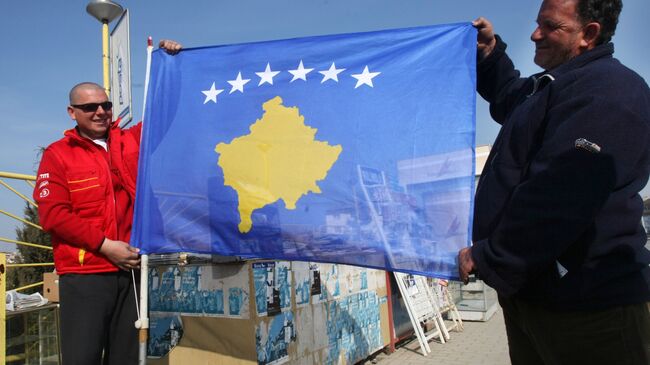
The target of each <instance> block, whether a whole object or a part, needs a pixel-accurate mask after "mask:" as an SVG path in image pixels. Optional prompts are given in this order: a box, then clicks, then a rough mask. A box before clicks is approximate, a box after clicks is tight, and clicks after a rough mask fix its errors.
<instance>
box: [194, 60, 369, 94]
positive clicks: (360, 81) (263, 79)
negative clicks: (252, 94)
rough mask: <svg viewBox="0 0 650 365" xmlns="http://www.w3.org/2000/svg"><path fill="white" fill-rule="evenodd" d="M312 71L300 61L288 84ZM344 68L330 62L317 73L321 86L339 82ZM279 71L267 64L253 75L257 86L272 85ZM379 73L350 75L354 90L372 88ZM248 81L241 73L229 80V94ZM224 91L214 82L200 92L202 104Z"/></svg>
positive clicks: (242, 89)
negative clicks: (353, 81)
mask: <svg viewBox="0 0 650 365" xmlns="http://www.w3.org/2000/svg"><path fill="white" fill-rule="evenodd" d="M313 70H314V69H313V68H305V66H304V65H303V63H302V60H300V64H299V65H298V68H297V69H295V70H287V71H288V72H289V73H291V74H292V75H293V78H292V79H291V81H289V82H294V81H296V80H303V81H307V74H308V73H310V72H312V71H313ZM345 70H346V69H345V68H336V64H335V63H334V62H332V65H331V66H330V68H329V69H328V70H325V71H318V72H319V73H320V74H322V75H323V79H322V80H321V84H322V83H324V82H325V81H327V80H333V81H336V82H339V79H338V75H339V74H340V73H341V72H343V71H345ZM279 73H280V71H272V70H271V64H270V63H267V64H266V69H265V70H264V71H263V72H255V74H256V75H257V76H258V77H259V78H260V82H259V84H258V85H257V86H262V85H263V84H266V83H268V84H270V85H273V78H274V77H275V76H277V74H279ZM380 73H381V72H370V71H369V70H368V66H366V67H365V68H364V69H363V72H362V73H360V74H352V75H351V76H352V77H354V78H355V79H357V84H356V85H355V86H354V88H355V89H356V88H358V87H359V86H361V85H368V86H370V87H374V86H373V84H372V79H373V78H374V77H376V76H377V75H379V74H380ZM249 81H251V80H250V79H242V77H241V72H239V73H238V74H237V78H236V79H234V80H229V81H228V83H229V84H230V85H231V86H232V88H231V89H230V93H229V94H232V93H234V92H235V91H239V92H241V93H243V92H244V85H246V84H247V83H248V82H249ZM223 91H224V89H217V88H216V87H215V82H213V83H212V86H211V87H210V89H209V90H203V91H201V92H202V93H203V94H204V95H205V101H204V102H203V104H206V103H207V102H208V101H212V102H214V103H216V102H217V95H219V94H221V93H222V92H223Z"/></svg>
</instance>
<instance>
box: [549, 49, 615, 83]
mask: <svg viewBox="0 0 650 365" xmlns="http://www.w3.org/2000/svg"><path fill="white" fill-rule="evenodd" d="M613 54H614V43H611V42H609V43H605V44H601V45H599V46H596V47H595V48H594V49H591V50H589V51H587V52H585V53H583V54H581V55H578V56H576V57H574V58H572V59H571V60H569V61H567V62H565V63H563V64H561V65H560V66H558V67H556V68H554V69H553V70H551V71H544V72H542V74H551V75H552V76H553V77H554V78H558V77H559V76H561V75H563V74H565V73H567V72H569V71H572V70H575V69H578V68H581V67H583V66H584V65H586V64H588V63H591V62H593V61H596V60H598V59H601V58H611V57H612V55H613Z"/></svg>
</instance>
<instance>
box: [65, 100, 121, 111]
mask: <svg viewBox="0 0 650 365" xmlns="http://www.w3.org/2000/svg"><path fill="white" fill-rule="evenodd" d="M70 106H71V107H73V108H77V109H81V110H83V111H84V112H86V113H89V112H96V111H97V108H99V106H101V107H102V109H104V110H111V109H112V108H113V103H112V102H110V101H105V102H103V103H88V104H76V105H75V104H72V105H70Z"/></svg>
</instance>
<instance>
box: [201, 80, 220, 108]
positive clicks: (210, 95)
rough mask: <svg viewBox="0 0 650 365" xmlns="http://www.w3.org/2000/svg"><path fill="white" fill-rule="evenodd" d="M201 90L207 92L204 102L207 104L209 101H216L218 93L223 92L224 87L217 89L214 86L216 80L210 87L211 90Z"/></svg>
mask: <svg viewBox="0 0 650 365" xmlns="http://www.w3.org/2000/svg"><path fill="white" fill-rule="evenodd" d="M201 92H202V93H204V94H205V101H204V102H203V104H206V103H207V102H208V101H212V102H215V103H216V102H217V95H219V94H221V93H222V92H223V89H216V88H215V87H214V82H213V83H212V86H211V87H210V90H203V91H201Z"/></svg>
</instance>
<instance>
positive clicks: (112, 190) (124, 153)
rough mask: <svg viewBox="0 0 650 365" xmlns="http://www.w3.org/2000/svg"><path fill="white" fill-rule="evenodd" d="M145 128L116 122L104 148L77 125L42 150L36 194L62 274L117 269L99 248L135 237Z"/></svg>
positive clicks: (55, 258)
mask: <svg viewBox="0 0 650 365" xmlns="http://www.w3.org/2000/svg"><path fill="white" fill-rule="evenodd" d="M141 130H142V124H138V125H136V126H135V127H133V128H130V129H127V130H122V129H121V128H120V127H119V126H118V122H115V123H113V124H112V125H111V128H110V130H109V135H108V139H107V144H108V152H106V150H104V148H102V147H101V146H99V145H97V144H95V143H94V142H93V141H91V140H90V139H87V138H84V137H81V136H80V135H79V133H78V132H77V130H76V129H74V128H73V129H70V130H68V131H66V132H65V133H64V137H63V138H61V139H60V140H58V141H56V142H54V143H52V144H51V145H50V146H49V147H47V149H45V151H44V152H43V157H42V159H41V164H40V166H39V168H38V175H37V179H36V188H35V189H34V199H35V200H36V202H37V203H38V212H39V217H40V223H41V225H42V226H43V229H44V230H45V231H46V232H49V233H50V234H51V236H52V246H53V248H54V264H55V267H56V271H57V272H58V273H59V274H66V273H85V274H91V273H103V272H115V271H118V268H117V266H115V265H113V263H111V262H110V261H109V260H108V259H107V258H106V257H105V256H103V255H102V254H100V253H99V252H98V250H99V247H100V245H101V243H102V242H103V240H104V238H105V237H108V238H109V239H112V240H120V241H124V242H128V241H129V238H130V236H131V223H132V222H131V221H132V219H133V204H134V203H135V181H136V173H137V169H138V153H139V146H140V133H141Z"/></svg>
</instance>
